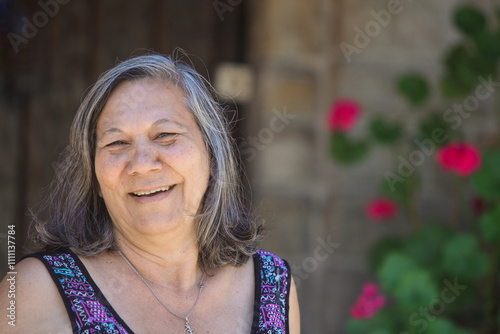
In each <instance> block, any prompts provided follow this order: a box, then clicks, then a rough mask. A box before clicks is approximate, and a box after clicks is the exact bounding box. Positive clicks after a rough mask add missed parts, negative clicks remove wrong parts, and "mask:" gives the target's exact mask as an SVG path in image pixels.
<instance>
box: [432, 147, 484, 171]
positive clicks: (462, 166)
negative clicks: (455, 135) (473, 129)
mask: <svg viewBox="0 0 500 334" xmlns="http://www.w3.org/2000/svg"><path fill="white" fill-rule="evenodd" d="M436 159H437V161H438V163H439V164H440V165H441V167H442V168H443V169H444V170H445V171H450V172H455V173H457V174H458V175H460V176H468V175H470V174H472V173H474V172H475V171H476V170H477V169H479V167H481V155H480V153H479V151H478V150H477V149H476V148H475V147H474V146H472V145H471V144H468V143H450V144H448V145H446V146H444V147H442V148H441V149H439V150H438V152H437V154H436Z"/></svg>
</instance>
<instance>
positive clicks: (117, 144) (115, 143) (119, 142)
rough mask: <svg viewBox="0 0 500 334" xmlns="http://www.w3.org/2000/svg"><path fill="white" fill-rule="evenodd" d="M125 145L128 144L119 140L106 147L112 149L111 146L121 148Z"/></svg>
mask: <svg viewBox="0 0 500 334" xmlns="http://www.w3.org/2000/svg"><path fill="white" fill-rule="evenodd" d="M125 144H126V143H125V142H124V141H121V140H117V141H114V142H112V143H109V144H108V145H106V146H108V147H110V146H119V145H125Z"/></svg>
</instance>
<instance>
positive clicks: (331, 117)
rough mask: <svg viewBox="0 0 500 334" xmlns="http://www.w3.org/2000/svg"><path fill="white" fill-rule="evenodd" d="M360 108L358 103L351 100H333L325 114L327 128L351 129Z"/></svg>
mask: <svg viewBox="0 0 500 334" xmlns="http://www.w3.org/2000/svg"><path fill="white" fill-rule="evenodd" d="M360 109H361V108H360V106H359V104H358V103H357V102H355V101H352V100H347V99H342V100H338V101H336V102H334V103H333V105H332V106H331V107H330V111H329V112H328V115H327V125H328V130H330V131H338V132H349V131H351V130H352V129H353V128H354V126H355V125H356V123H357V121H358V119H359V115H360Z"/></svg>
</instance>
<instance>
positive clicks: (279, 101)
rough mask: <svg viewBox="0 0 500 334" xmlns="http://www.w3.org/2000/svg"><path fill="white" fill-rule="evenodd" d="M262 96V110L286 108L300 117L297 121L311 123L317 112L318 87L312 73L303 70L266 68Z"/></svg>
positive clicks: (261, 79) (262, 78)
mask: <svg viewBox="0 0 500 334" xmlns="http://www.w3.org/2000/svg"><path fill="white" fill-rule="evenodd" d="M259 82H260V84H259V86H261V87H263V89H261V90H260V93H261V95H262V106H261V110H262V111H264V112H267V110H271V109H273V108H278V109H279V108H284V107H286V108H287V110H288V111H289V112H290V113H293V114H294V115H298V116H299V117H298V118H297V119H296V120H295V121H298V122H301V123H311V122H312V121H313V118H314V115H315V112H316V104H317V103H316V99H317V92H318V91H317V89H318V87H317V85H316V80H315V77H314V75H313V74H312V73H310V72H308V71H304V70H302V69H290V68H289V67H286V68H275V69H273V68H266V69H265V71H264V72H263V73H262V75H261V78H260V80H259Z"/></svg>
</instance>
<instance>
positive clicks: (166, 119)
mask: <svg viewBox="0 0 500 334" xmlns="http://www.w3.org/2000/svg"><path fill="white" fill-rule="evenodd" d="M165 123H172V124H175V125H177V126H179V127H181V128H182V129H185V126H183V125H182V124H180V123H178V122H176V121H173V120H171V119H169V118H160V119H159V120H157V121H155V122H154V123H153V124H152V125H151V127H153V128H156V127H158V126H160V125H163V124H165ZM117 132H123V131H122V130H121V129H119V128H109V129H107V130H106V131H104V132H103V133H102V136H105V135H107V134H110V133H117Z"/></svg>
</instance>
